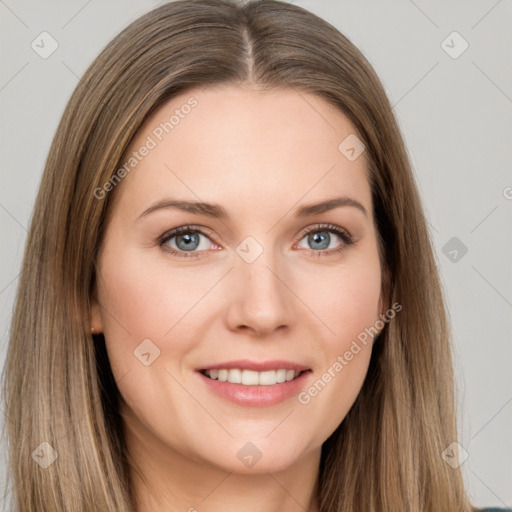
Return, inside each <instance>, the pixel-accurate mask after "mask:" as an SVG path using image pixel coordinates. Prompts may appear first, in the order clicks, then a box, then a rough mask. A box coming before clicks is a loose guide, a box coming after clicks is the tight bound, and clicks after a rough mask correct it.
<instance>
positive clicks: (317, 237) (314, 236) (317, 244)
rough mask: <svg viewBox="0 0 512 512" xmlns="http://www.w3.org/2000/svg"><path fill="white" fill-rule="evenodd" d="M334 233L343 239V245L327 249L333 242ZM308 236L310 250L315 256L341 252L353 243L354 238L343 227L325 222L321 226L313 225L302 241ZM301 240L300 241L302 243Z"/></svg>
mask: <svg viewBox="0 0 512 512" xmlns="http://www.w3.org/2000/svg"><path fill="white" fill-rule="evenodd" d="M332 233H334V235H335V236H336V237H338V238H340V239H341V240H342V243H341V245H339V246H338V247H337V248H332V249H331V250H329V251H326V250H325V249H327V248H328V247H329V245H330V243H331V242H332V238H333V237H332V236H331V235H332ZM304 238H307V243H308V244H309V247H308V248H309V249H310V251H311V252H312V253H313V254H314V256H328V255H331V254H332V253H339V252H341V251H343V250H344V249H345V248H346V247H347V246H349V245H352V244H353V243H354V240H353V239H352V237H351V236H350V235H349V234H348V233H347V232H346V231H345V230H344V229H342V228H340V227H338V226H335V225H333V224H325V225H320V226H312V227H311V228H309V229H308V230H307V231H306V232H305V233H304V234H303V235H302V238H301V240H300V241H302V240H303V239H304ZM300 241H299V243H300Z"/></svg>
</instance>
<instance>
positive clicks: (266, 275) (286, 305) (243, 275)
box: [226, 251, 296, 337]
mask: <svg viewBox="0 0 512 512" xmlns="http://www.w3.org/2000/svg"><path fill="white" fill-rule="evenodd" d="M288 275H289V273H288V272H286V269H285V268H283V266H281V267H279V266H277V265H276V263H275V260H274V258H272V257H270V255H267V252H266V251H265V252H264V253H263V254H262V255H261V256H260V257H259V258H258V259H257V260H256V261H254V262H252V263H247V262H246V261H244V260H243V259H241V258H238V257H237V261H236V262H235V267H234V269H233V271H232V272H230V276H229V279H230V280H229V282H228V283H226V285H227V287H228V288H229V290H228V291H227V296H228V297H229V301H228V306H227V311H226V322H227V324H228V326H229V328H230V329H231V330H233V331H248V332H250V333H252V335H253V336H256V337H263V336H268V335H269V334H271V333H272V332H273V331H277V330H281V331H285V330H287V329H289V328H290V326H291V325H292V323H293V321H294V311H293V301H294V293H293V291H292V290H291V289H290V285H289V284H288V282H287V281H288V280H289V278H288V279H287V276H288ZM295 300H296V299H295Z"/></svg>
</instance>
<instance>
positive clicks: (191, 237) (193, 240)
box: [176, 233, 199, 251]
mask: <svg viewBox="0 0 512 512" xmlns="http://www.w3.org/2000/svg"><path fill="white" fill-rule="evenodd" d="M182 241H183V242H184V243H185V244H186V245H185V246H184V247H180V242H182ZM176 245H177V246H178V248H179V249H181V250H183V251H193V250H194V249H197V246H198V245H199V235H198V234H197V233H187V234H184V235H178V236H177V237H176Z"/></svg>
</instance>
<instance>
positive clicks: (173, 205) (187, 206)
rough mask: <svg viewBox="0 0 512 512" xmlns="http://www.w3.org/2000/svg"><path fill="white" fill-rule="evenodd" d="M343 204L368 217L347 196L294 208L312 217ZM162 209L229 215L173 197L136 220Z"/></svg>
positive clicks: (219, 208)
mask: <svg viewBox="0 0 512 512" xmlns="http://www.w3.org/2000/svg"><path fill="white" fill-rule="evenodd" d="M342 206H352V207H354V208H357V209H358V210H360V211H361V212H362V213H363V214H364V215H365V216H366V217H368V212H367V210H366V208H365V207H364V206H363V205H362V204H361V203H360V202H359V201H356V200H355V199H352V198H350V197H346V196H342V197H334V198H332V199H328V200H326V201H322V202H320V203H313V204H306V205H302V206H300V207H299V208H296V209H295V210H294V215H295V216H296V217H298V218H304V217H311V216H313V215H318V214H319V213H324V212H327V211H329V210H333V209H334V208H339V207H342ZM162 209H175V210H181V211H184V212H188V213H195V214H197V215H204V216H207V217H212V218H215V219H227V218H228V217H229V215H228V213H227V211H226V210H225V209H224V208H223V207H222V206H220V205H218V204H212V203H204V202H200V201H177V200H172V199H162V200H160V201H157V202H156V203H155V204H153V205H151V206H150V207H149V208H147V209H146V210H144V211H143V212H142V213H141V214H140V215H139V216H138V217H137V219H136V220H139V219H141V218H143V217H145V216H147V215H149V214H150V213H152V212H154V211H157V210H162Z"/></svg>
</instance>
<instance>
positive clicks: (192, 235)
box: [158, 224, 354, 258]
mask: <svg viewBox="0 0 512 512" xmlns="http://www.w3.org/2000/svg"><path fill="white" fill-rule="evenodd" d="M332 234H334V235H335V237H338V238H339V239H341V240H342V242H341V243H339V245H338V247H337V248H334V249H330V250H326V249H328V247H329V245H330V244H331V242H332V238H333V237H332ZM201 237H204V238H205V239H206V241H201ZM306 237H307V243H308V244H309V245H310V247H306V249H307V250H309V252H310V254H311V255H313V256H315V257H318V256H330V255H333V254H335V253H340V252H341V251H342V250H344V249H345V248H346V247H347V246H349V245H352V244H353V243H354V240H353V239H352V237H351V236H350V234H349V233H348V232H347V231H345V230H344V229H343V228H340V227H339V226H336V225H333V224H322V225H315V226H312V227H310V228H308V229H307V230H306V231H305V232H303V233H302V235H301V238H300V239H299V241H298V242H299V243H300V242H301V241H302V240H303V239H304V238H306ZM212 244H213V245H215V249H214V250H219V249H220V246H218V245H217V244H215V243H214V242H212V241H211V240H210V238H209V237H208V236H207V235H206V234H205V233H204V232H203V230H202V229H200V228H198V227H195V226H190V225H187V226H181V227H179V228H176V229H173V230H171V231H169V232H167V233H165V234H163V235H162V236H161V237H160V238H159V240H158V245H159V246H160V247H162V248H163V249H164V250H165V251H167V252H169V253H171V254H172V255H174V256H178V257H180V258H199V257H202V256H205V255H207V254H208V249H210V248H211V247H212ZM299 247H302V246H300V245H299Z"/></svg>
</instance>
